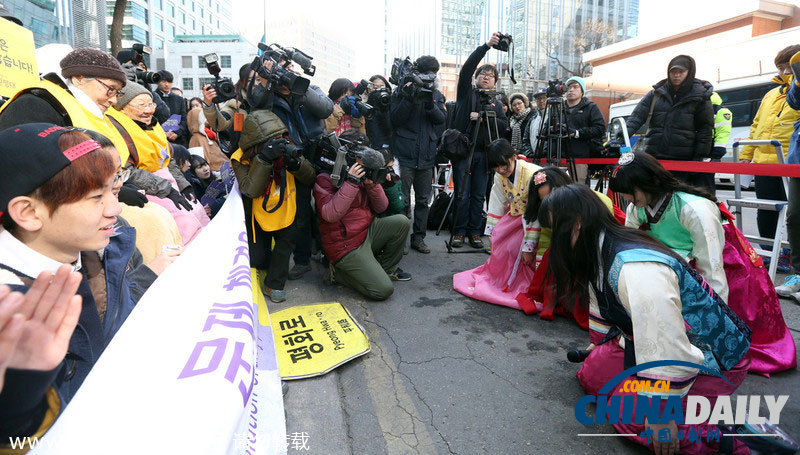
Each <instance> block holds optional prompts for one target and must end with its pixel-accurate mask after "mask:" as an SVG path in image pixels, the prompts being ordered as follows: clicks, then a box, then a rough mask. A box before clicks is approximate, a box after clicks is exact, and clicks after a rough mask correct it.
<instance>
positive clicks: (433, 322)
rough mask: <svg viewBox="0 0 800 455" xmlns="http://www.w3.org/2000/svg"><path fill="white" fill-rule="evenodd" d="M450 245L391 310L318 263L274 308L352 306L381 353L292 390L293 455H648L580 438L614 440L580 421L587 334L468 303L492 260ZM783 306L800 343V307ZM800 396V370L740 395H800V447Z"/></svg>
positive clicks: (617, 443) (797, 414) (409, 264)
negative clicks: (475, 271)
mask: <svg viewBox="0 0 800 455" xmlns="http://www.w3.org/2000/svg"><path fill="white" fill-rule="evenodd" d="M722 196H723V198H724V197H726V196H724V195H722ZM745 215H746V219H747V221H746V223H745V228H746V229H745V230H746V231H747V229H748V227H749V228H751V229H754V221H753V219H754V217H750V216H747V214H745ZM444 239H445V234H444V233H443V234H442V236H441V237H435V236H434V233H433V232H429V234H428V237H427V239H426V241H427V243H428V245H429V246H430V247H431V249H432V250H433V252H432V253H431V254H429V255H422V254H419V253H417V252H416V251H413V250H412V251H411V252H410V254H409V255H408V256H405V257H404V258H403V261H402V262H401V264H400V265H401V267H403V269H404V270H406V271H408V272H410V273H411V274H412V275H413V279H412V281H409V282H401V283H396V289H395V293H394V295H393V296H392V297H391V298H390V299H389V300H387V301H384V302H368V301H365V300H364V299H362V298H361V297H360V296H359V295H358V294H356V293H355V292H354V291H352V290H350V289H348V288H345V287H343V286H340V285H326V284H323V282H322V266H321V265H320V264H317V263H312V264H313V267H314V269H313V271H312V272H310V273H308V274H307V275H306V276H304V277H303V278H302V279H300V280H298V281H290V282H288V285H287V292H288V300H287V301H286V302H284V303H282V304H279V305H277V304H271V305H270V309H271V310H277V309H282V308H285V307H288V306H293V305H303V304H310V303H319V302H331V301H338V302H341V303H342V304H343V305H345V306H346V307H347V308H348V309H349V310H350V311H351V313H352V314H353V316H354V317H355V318H356V319H357V320H358V321H359V322H360V323H361V324H362V325H363V326H364V327H365V329H366V330H367V334H368V336H369V338H370V341H371V345H372V351H371V352H370V353H369V354H367V355H366V356H363V357H360V358H357V359H355V360H353V361H351V362H350V363H348V364H345V365H343V366H341V367H339V368H337V369H336V370H334V371H333V372H331V373H329V374H327V375H325V376H322V377H318V378H312V379H306V380H299V381H291V382H289V383H288V384H289V387H288V391H287V393H286V395H285V407H286V413H287V432H288V433H290V434H291V433H304V434H305V435H306V436H307V439H305V440H304V442H303V444H302V445H300V444H298V443H295V442H293V443H292V444H290V446H289V450H288V452H289V454H293V453H310V454H325V455H334V454H370V455H371V454H384V453H388V454H406V453H419V454H484V453H486V454H540V453H541V454H557V453H563V454H596V453H633V454H638V453H647V451H646V450H644V449H643V448H641V447H639V446H636V445H634V444H632V443H630V442H628V441H627V440H624V439H623V438H619V437H591V438H590V437H579V436H578V434H580V433H605V434H613V433H614V431H613V428H611V426H590V427H585V426H583V425H581V424H579V423H578V422H577V421H576V420H575V417H574V406H575V403H576V402H577V400H578V398H579V397H581V396H582V395H583V391H582V389H581V388H580V386H579V384H578V381H577V379H576V378H575V373H576V372H577V370H578V367H579V366H578V365H576V364H572V363H569V362H568V361H567V359H566V352H567V351H568V350H569V349H574V348H582V347H583V346H585V345H586V344H587V342H588V335H587V333H586V332H584V331H582V330H581V329H580V328H579V327H578V326H577V325H576V324H575V322H574V321H572V320H567V319H556V320H555V321H552V322H551V321H544V320H541V319H539V318H538V317H537V316H526V315H525V314H524V313H522V312H521V311H518V310H512V309H509V308H504V307H500V306H496V305H492V304H488V303H484V302H479V301H475V300H472V299H469V298H467V297H464V296H462V295H461V294H458V293H456V292H455V291H453V289H452V275H453V274H454V273H456V272H460V271H462V270H466V269H469V268H473V267H476V266H478V265H480V264H481V263H483V262H484V261H485V260H486V258H487V257H488V256H487V255H486V254H484V253H476V254H448V253H447V252H446V250H445V246H444ZM466 248H467V249H468V248H469V247H468V246H467V247H466ZM781 281H782V279H781ZM781 303H782V305H783V310H784V316H785V319H786V321H787V324H788V325H789V327H790V328H791V329H793V335H794V337H795V341H796V342H800V306H798V305H797V304H796V303H794V302H791V301H782V302H781ZM799 390H800V372H798V371H796V370H795V371H790V372H784V373H780V374H777V375H773V376H772V378H769V379H767V378H764V377H761V376H756V375H752V374H751V375H748V377H747V379H746V380H745V382H744V383H743V385H742V386H741V387H740V388H739V390H738V391H737V393H738V394H742V395H744V394H775V395H777V394H789V395H790V398H789V401H788V403H787V404H786V407H785V408H784V410H783V413H782V416H781V427H782V428H783V429H784V430H785V431H787V432H788V433H789V434H790V435H791V436H792V437H794V438H795V439H800V392H798V391H799ZM765 412H766V408H765V407H764V406H763V404H762V414H761V415H764V413H765Z"/></svg>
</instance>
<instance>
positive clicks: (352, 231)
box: [314, 174, 389, 264]
mask: <svg viewBox="0 0 800 455" xmlns="http://www.w3.org/2000/svg"><path fill="white" fill-rule="evenodd" d="M314 199H315V200H316V201H317V213H318V214H319V231H320V235H321V236H322V249H323V251H325V256H327V257H328V260H329V261H331V263H334V264H335V263H336V262H337V261H339V259H341V258H342V257H343V256H344V255H345V254H347V253H349V252H351V251H353V250H355V249H356V248H358V247H360V246H361V244H362V243H364V240H365V239H366V238H367V231H368V230H369V226H370V224H372V219H373V218H374V217H373V215H372V211H373V210H374V211H375V213H381V212H383V211H384V210H386V207H388V206H389V200H388V199H386V193H384V192H383V187H382V186H380V185H364V184H361V185H355V184H353V183H351V182H348V181H345V182H344V184H342V186H341V187H340V188H339V189H338V190H337V188H336V187H335V186H333V183H331V176H330V174H319V175H318V176H317V184H316V185H314Z"/></svg>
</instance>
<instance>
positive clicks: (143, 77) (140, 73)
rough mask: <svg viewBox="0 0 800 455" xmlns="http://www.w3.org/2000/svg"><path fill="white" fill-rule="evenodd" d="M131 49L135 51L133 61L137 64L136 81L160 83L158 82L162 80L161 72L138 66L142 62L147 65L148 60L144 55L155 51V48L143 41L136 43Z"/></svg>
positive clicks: (135, 69)
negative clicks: (146, 60) (145, 59)
mask: <svg viewBox="0 0 800 455" xmlns="http://www.w3.org/2000/svg"><path fill="white" fill-rule="evenodd" d="M131 50H132V51H133V53H134V58H133V63H134V66H135V68H134V71H135V72H136V81H137V82H139V83H140V84H158V82H159V81H160V80H161V75H160V74H158V73H154V72H152V71H145V70H143V69H141V68H140V67H139V66H138V65H139V64H140V63H144V64H145V65H147V62H145V61H144V56H145V55H150V54H151V53H152V52H153V49H152V48H150V46H147V45H144V44H142V43H134V44H133V45H132V46H131Z"/></svg>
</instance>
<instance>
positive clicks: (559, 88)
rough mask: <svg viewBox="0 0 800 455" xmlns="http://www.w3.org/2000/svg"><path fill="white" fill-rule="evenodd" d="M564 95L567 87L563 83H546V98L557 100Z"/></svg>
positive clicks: (554, 80)
mask: <svg viewBox="0 0 800 455" xmlns="http://www.w3.org/2000/svg"><path fill="white" fill-rule="evenodd" d="M565 93H567V86H566V85H565V84H564V83H563V82H561V81H559V80H558V79H553V80H552V81H547V97H548V98H558V97H560V96H563V95H564V94H565Z"/></svg>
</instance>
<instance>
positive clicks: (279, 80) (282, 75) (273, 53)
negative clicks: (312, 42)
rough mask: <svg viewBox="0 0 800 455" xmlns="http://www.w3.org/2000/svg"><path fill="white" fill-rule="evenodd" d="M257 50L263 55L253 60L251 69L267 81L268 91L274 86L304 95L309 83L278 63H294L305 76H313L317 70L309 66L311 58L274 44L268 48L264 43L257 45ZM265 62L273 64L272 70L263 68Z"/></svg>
mask: <svg viewBox="0 0 800 455" xmlns="http://www.w3.org/2000/svg"><path fill="white" fill-rule="evenodd" d="M258 48H259V49H260V50H261V51H262V52H263V54H261V56H258V57H256V58H255V60H253V64H252V65H251V69H252V70H253V71H255V72H256V73H258V75H259V76H260V77H261V78H262V79H266V80H267V88H268V89H270V90H272V89H273V88H274V87H275V86H276V85H282V86H285V87H286V88H288V89H289V91H290V92H291V93H293V94H295V95H304V94H305V93H306V91H307V90H308V86H309V85H310V84H311V81H310V80H309V79H306V78H304V77H302V76H300V75H298V74H296V73H294V72H292V71H289V70H287V69H286V68H284V67H283V66H281V65H280V64H279V63H278V62H280V61H281V60H283V61H284V65H286V63H288V62H290V61H294V62H295V63H297V64H298V65H300V67H301V68H302V69H303V72H304V73H305V74H307V75H309V76H313V75H314V73H315V72H316V70H317V68H316V67H315V66H314V65H312V64H311V60H312V59H313V57H311V56H309V55H308V54H306V53H304V52H302V51H300V50H297V49H295V48H292V47H289V48H284V47H281V46H279V45H278V44H275V43H273V44H270V45H269V46H267V45H266V44H264V43H258ZM267 61H272V62H273V63H272V69H268V68H267V67H265V66H264V62H267Z"/></svg>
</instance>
